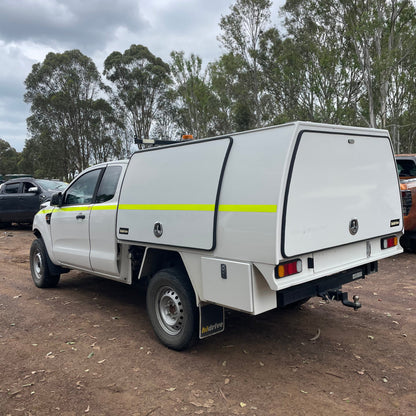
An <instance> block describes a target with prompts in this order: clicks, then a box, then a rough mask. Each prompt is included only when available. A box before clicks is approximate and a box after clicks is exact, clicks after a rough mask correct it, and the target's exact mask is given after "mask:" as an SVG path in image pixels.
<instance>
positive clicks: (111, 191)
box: [95, 166, 121, 204]
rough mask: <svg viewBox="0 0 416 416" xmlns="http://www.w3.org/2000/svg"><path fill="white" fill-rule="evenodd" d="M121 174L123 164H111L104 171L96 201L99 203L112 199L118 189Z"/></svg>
mask: <svg viewBox="0 0 416 416" xmlns="http://www.w3.org/2000/svg"><path fill="white" fill-rule="evenodd" d="M120 174H121V166H109V167H107V169H106V170H105V172H104V175H103V178H102V179H101V183H100V186H99V188H98V192H97V197H96V200H95V202H96V203H97V204H99V203H102V202H106V201H109V200H110V199H112V198H113V197H114V195H115V193H116V190H117V184H118V180H119V178H120Z"/></svg>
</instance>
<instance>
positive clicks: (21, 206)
mask: <svg viewBox="0 0 416 416" xmlns="http://www.w3.org/2000/svg"><path fill="white" fill-rule="evenodd" d="M34 188H37V191H34ZM39 194H40V189H39V187H38V186H37V185H36V183H34V182H31V181H28V180H26V181H23V182H22V189H21V193H20V194H19V197H18V211H19V217H20V221H29V222H31V221H33V217H34V216H35V214H36V213H37V212H38V211H39V206H40V200H39Z"/></svg>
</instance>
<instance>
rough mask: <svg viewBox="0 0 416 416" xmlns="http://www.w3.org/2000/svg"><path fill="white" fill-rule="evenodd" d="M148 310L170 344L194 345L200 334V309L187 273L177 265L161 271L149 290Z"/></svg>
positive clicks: (155, 327)
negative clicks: (177, 267)
mask: <svg viewBox="0 0 416 416" xmlns="http://www.w3.org/2000/svg"><path fill="white" fill-rule="evenodd" d="M146 305H147V313H148V315H149V319H150V322H151V324H152V327H153V330H154V331H155V334H156V335H157V337H158V338H159V340H160V341H161V342H162V344H164V345H166V346H167V347H169V348H172V349H174V350H177V351H180V350H184V349H186V348H189V347H190V346H192V345H193V344H194V343H195V341H196V339H197V335H198V309H197V307H196V303H195V295H194V291H193V289H192V286H191V284H190V282H189V279H188V278H187V276H186V275H185V273H183V272H181V271H180V270H178V269H176V268H171V269H164V270H160V271H159V272H157V273H156V274H155V275H154V276H153V277H152V278H151V279H150V282H149V286H148V288H147V293H146Z"/></svg>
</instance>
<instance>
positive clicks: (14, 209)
mask: <svg viewBox="0 0 416 416" xmlns="http://www.w3.org/2000/svg"><path fill="white" fill-rule="evenodd" d="M20 193H21V183H20V182H13V183H5V184H3V186H2V192H1V194H0V221H1V222H12V221H18V220H19V214H18V202H19V195H20Z"/></svg>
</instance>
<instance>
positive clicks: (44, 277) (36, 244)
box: [30, 238, 60, 288]
mask: <svg viewBox="0 0 416 416" xmlns="http://www.w3.org/2000/svg"><path fill="white" fill-rule="evenodd" d="M48 261H50V260H49V257H48V252H47V251H46V247H45V243H44V242H43V240H42V239H40V238H37V239H36V240H33V242H32V246H31V247H30V272H31V274H32V279H33V282H34V283H35V285H36V286H37V287H40V288H47V287H55V286H56V285H57V284H58V282H59V278H60V275H59V274H57V275H56V274H51V272H50V270H49V267H48Z"/></svg>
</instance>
